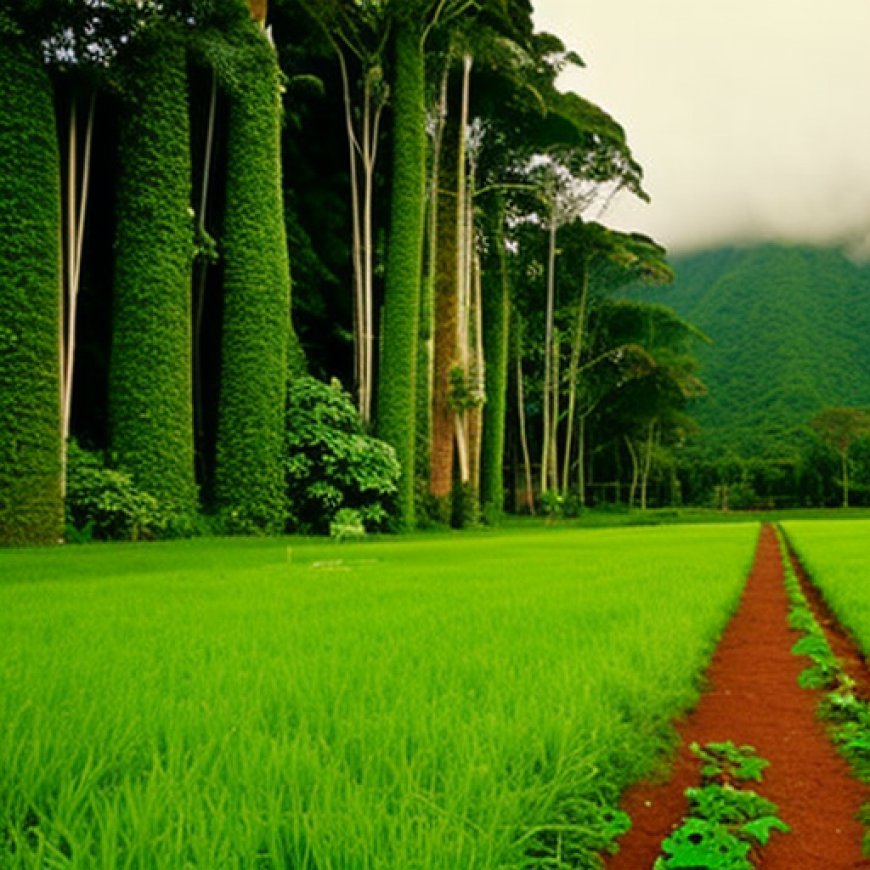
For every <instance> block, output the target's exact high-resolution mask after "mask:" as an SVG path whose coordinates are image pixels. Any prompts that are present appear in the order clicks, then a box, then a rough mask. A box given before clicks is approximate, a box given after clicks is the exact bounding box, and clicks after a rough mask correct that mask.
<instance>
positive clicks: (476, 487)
mask: <svg viewBox="0 0 870 870" xmlns="http://www.w3.org/2000/svg"><path fill="white" fill-rule="evenodd" d="M471 189H472V190H473V185H472V187H471ZM471 202H472V198H471V197H469V227H470V228H471V223H472V219H471V207H470V206H471ZM471 266H472V268H471V272H472V293H471V302H472V305H471V318H470V319H471V333H472V336H473V340H474V347H473V356H474V360H473V363H472V375H473V380H474V395H475V397H477V398H479V399H481V402H482V400H483V398H484V396H485V386H484V384H485V374H486V370H485V361H484V357H483V322H482V308H483V291H482V287H481V282H482V279H481V274H480V255H479V254H478V253H476V252H475V253H474V255H473V256H472V258H471ZM481 402H478V403H477V404H475V405H474V407H472V408H469V410H468V442H469V443H468V452H469V457H470V462H469V466H470V467H469V478H470V482H471V488H472V497H473V499H474V501H475V502H476V503H477V504H476V505H475V508H476V510H479V507H480V504H479V502H480V460H481V450H482V444H483V440H482V439H483V404H482V403H481Z"/></svg>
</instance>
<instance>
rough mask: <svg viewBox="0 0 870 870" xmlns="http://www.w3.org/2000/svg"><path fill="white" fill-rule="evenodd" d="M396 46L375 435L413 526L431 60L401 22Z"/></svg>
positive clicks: (407, 523) (417, 35) (404, 517)
mask: <svg viewBox="0 0 870 870" xmlns="http://www.w3.org/2000/svg"><path fill="white" fill-rule="evenodd" d="M394 47H395V65H396V68H395V81H394V83H393V169H392V200H391V203H390V235H389V248H388V251H387V274H386V284H385V289H384V310H383V322H382V332H383V337H382V341H381V373H380V379H379V383H378V413H377V432H378V436H379V437H380V438H382V439H383V440H384V441H386V442H387V443H388V444H391V445H392V446H393V448H394V449H395V451H396V456H397V458H398V460H399V463H400V465H401V467H402V476H401V480H400V482H399V511H400V517H399V521H400V524H401V525H402V526H404V527H405V528H410V527H412V526H413V525H414V521H415V514H414V429H415V426H414V422H415V414H414V410H415V401H414V399H415V390H416V368H417V329H418V315H419V306H420V282H421V272H422V257H423V237H424V225H423V212H424V209H423V206H424V194H425V187H426V138H425V136H426V133H425V130H426V126H425V125H426V108H425V101H424V97H425V63H424V55H423V47H422V34H421V32H420V29H419V25H415V24H414V23H413V22H411V21H406V20H399V21H397V25H396V33H395V46H394Z"/></svg>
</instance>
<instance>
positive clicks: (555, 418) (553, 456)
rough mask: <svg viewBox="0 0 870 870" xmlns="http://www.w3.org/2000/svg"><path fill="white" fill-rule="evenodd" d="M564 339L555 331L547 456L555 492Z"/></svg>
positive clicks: (557, 474)
mask: <svg viewBox="0 0 870 870" xmlns="http://www.w3.org/2000/svg"><path fill="white" fill-rule="evenodd" d="M561 339H562V337H561V334H560V333H559V330H558V329H556V328H554V329H553V357H552V359H553V377H552V383H551V386H552V394H553V399H552V416H551V418H550V450H549V453H548V456H547V464H548V467H549V475H550V482H551V483H550V488H551V489H552V490H553V491H554V492H555V493H558V492H559V464H558V455H559V412H560V407H559V398H560V395H561V391H560V390H559V386H560V382H561V368H560V365H559V364H560V362H561V350H562V340H561Z"/></svg>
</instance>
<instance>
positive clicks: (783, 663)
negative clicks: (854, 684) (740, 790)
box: [606, 526, 870, 870]
mask: <svg viewBox="0 0 870 870" xmlns="http://www.w3.org/2000/svg"><path fill="white" fill-rule="evenodd" d="M813 603H814V604H816V606H818V598H817V596H816V597H815V598H814V599H813ZM787 616H788V600H787V597H786V593H785V586H784V583H783V571H782V564H781V561H780V554H779V547H778V544H777V540H776V536H775V534H774V531H773V529H772V528H771V527H770V526H764V527H762V530H761V535H760V538H759V543H758V550H757V552H756V556H755V563H754V565H753V568H752V571H751V573H750V575H749V578H748V580H747V583H746V588H745V591H744V593H743V597H742V599H741V602H740V606H739V608H738V610H737V613H736V614H735V615H734V617H733V619H732V620H731V622H730V623H729V625H728V627H727V628H726V630H725V632H724V634H723V636H722V640H721V642H720V643H719V646H718V647H717V649H716V652H715V654H714V656H713V660H712V662H711V664H710V667H709V670H708V672H707V686H708V690H707V691H706V692H705V693H704V694H703V695H702V697H701V699H700V701H699V703H698V706H697V707H696V708H695V710H694V711H693V712H692V713H691V714H690V715H688V716H687V717H686V718H684V719H683V720H681V721H680V722H678V723H677V728H678V731H679V734H680V740H681V746H680V750H679V752H678V756H677V759H676V762H675V764H674V768H673V772H672V776H671V779H670V780H669V781H668V782H666V783H660V784H650V783H640V784H638V785H637V786H635V787H633V788H631V789H629V790H628V792H626V794H625V796H624V798H623V802H622V808H623V809H624V810H625V811H626V812H627V813H628V814H629V815H630V816H631V818H632V823H633V824H632V829H631V830H630V831H629V832H628V834H626V835H625V836H624V837H623V838H622V839H621V840H620V844H619V845H620V850H619V853H618V854H617V855H616V856H614V857H612V858H609V859H608V860H607V862H606V867H607V868H608V870H648V868H650V867H652V865H653V863H654V861H655V859H656V857H657V856H658V855H659V854H660V849H661V843H662V841H663V840H664V839H665V838H666V837H667V836H668V834H669V833H670V832H671V831H672V830H673V829H674V828H676V827H677V826H678V825H679V824H680V822H681V820H682V818H683V816H684V814H685V812H686V810H687V804H686V800H685V797H684V795H683V792H684V791H685V789H686V788H688V787H690V786H693V785H697V782H698V773H697V771H698V763H697V759H696V758H695V757H694V756H693V755H692V754H691V752H690V751H689V748H688V747H689V744H690V743H691V742H692V741H697V742H698V743H709V742H712V741H724V740H731V741H733V742H734V743H737V744H749V745H751V746H754V747H755V749H756V750H757V752H758V754H759V755H760V756H761V757H762V758H766V759H767V760H768V761H769V762H770V766H769V767H768V768H767V769H766V770H765V772H764V781H763V782H762V783H760V784H758V785H757V786H753V787H754V788H756V790H757V791H758V792H759V793H760V794H762V795H763V796H764V797H766V798H768V800H771V801H773V802H774V803H775V804H777V805H778V806H779V814H780V817H781V818H782V819H784V820H785V821H786V822H787V823H788V824H789V826H790V827H791V832H790V833H788V834H774V835H773V836H772V838H771V840H770V842H769V843H768V844H767V846H765V847H764V848H763V849H762V850H761V851H760V852H759V857H758V858H757V861H756V866H757V867H761V868H764V870H847V868H850V870H852V868H870V861H868V860H867V859H866V858H864V857H863V856H862V853H861V840H862V837H863V833H864V829H863V826H862V825H861V824H860V823H859V822H858V821H857V819H856V814H857V813H858V811H859V810H860V808H861V805H862V804H863V803H865V802H866V801H867V800H868V798H870V794H868V790H867V788H866V787H865V786H864V785H862V784H861V783H860V782H858V781H857V780H856V779H854V777H853V776H852V775H851V774H850V771H849V767H848V765H847V763H846V762H845V761H844V760H843V759H842V758H841V757H840V756H839V755H838V754H837V752H836V750H835V749H834V746H833V744H832V743H831V741H830V740H829V738H828V737H827V735H826V732H825V725H824V724H823V723H822V722H821V721H819V720H818V719H817V718H816V713H815V709H816V705H817V703H818V701H819V698H820V693H818V692H814V691H809V690H807V689H802V688H800V687H799V686H798V683H797V678H798V675H799V674H800V672H801V671H802V670H803V669H804V668H805V667H806V666H807V664H808V660H807V659H806V658H804V657H802V656H796V655H793V654H792V653H791V647H792V646H793V645H794V643H795V641H796V640H797V638H798V635H797V634H796V633H795V632H792V631H790V630H789V629H788V625H787V621H786V620H787ZM822 621H823V627H824V628H825V629H826V631H828V633H829V634H830V635H832V636H831V638H830V640H831V643H832V648H833V649H834V652H835V654H837V655H838V657H840V658H841V660H842V661H843V662H844V665H845V668H846V670H847V671H848V672H849V673H850V675H851V676H853V678H855V679H857V680H858V681H859V684H860V683H864V684H865V685H870V680H868V676H867V671H866V667H865V665H864V663H863V661H862V660H861V658H860V657H859V656H858V655H857V654H856V653H855V651H854V647H853V646H852V645H851V644H850V642H849V641H848V638H846V637H845V635H844V634H843V633H842V632H841V631H839V629H838V628H837V626H836V622H835V620H833V618H832V617H831V616H830V614H828V613H825V614H824V616H823V620H822Z"/></svg>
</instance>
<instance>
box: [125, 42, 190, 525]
mask: <svg viewBox="0 0 870 870" xmlns="http://www.w3.org/2000/svg"><path fill="white" fill-rule="evenodd" d="M134 72H135V76H134V77H133V79H132V80H133V81H135V83H136V86H135V89H136V93H135V94H134V95H131V96H132V99H131V100H130V103H129V104H128V105H127V106H126V107H125V112H124V116H123V119H122V125H121V141H120V148H119V153H120V175H119V179H118V192H117V198H116V201H117V210H118V216H117V222H116V237H115V251H116V252H117V253H116V258H115V282H114V290H115V295H114V299H113V307H112V315H113V328H112V347H111V358H110V366H109V433H110V445H111V449H112V451H113V452H114V453H115V455H116V456H117V458H118V462H119V464H120V465H121V467H122V468H124V469H126V470H127V471H129V472H130V473H131V474H132V476H133V479H134V480H135V482H136V484H137V486H139V487H140V488H141V489H143V490H145V491H146V492H149V493H151V494H152V495H153V496H155V497H156V498H157V500H158V502H159V503H160V506H161V508H162V509H163V510H164V511H165V512H166V513H168V514H170V515H172V516H175V517H178V518H179V520H181V521H182V522H183V521H185V518H189V517H190V516H191V515H192V514H193V513H194V512H195V511H196V507H197V490H196V484H195V480H194V460H193V398H192V377H191V368H192V360H191V304H190V303H191V279H192V275H191V267H192V264H193V262H192V261H193V221H192V219H191V216H190V201H191V187H192V182H191V163H190V127H189V115H188V92H187V57H186V51H185V45H184V41H183V38H182V36H181V34H180V33H179V32H177V31H176V30H174V29H170V28H169V27H159V28H157V27H155V28H154V29H152V30H151V31H149V32H147V33H146V34H144V35H143V36H142V37H141V38H140V41H139V44H138V46H137V54H136V68H135V71H134ZM155 204H156V205H155Z"/></svg>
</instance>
